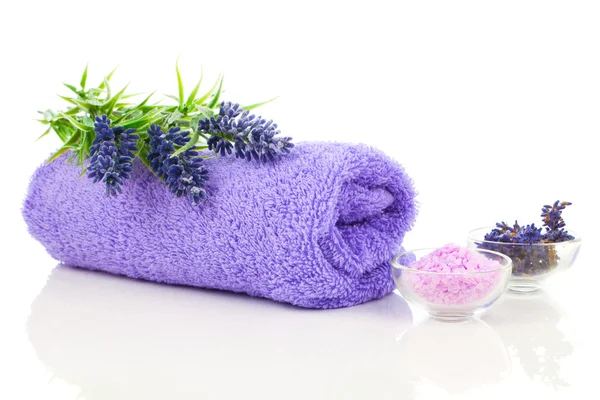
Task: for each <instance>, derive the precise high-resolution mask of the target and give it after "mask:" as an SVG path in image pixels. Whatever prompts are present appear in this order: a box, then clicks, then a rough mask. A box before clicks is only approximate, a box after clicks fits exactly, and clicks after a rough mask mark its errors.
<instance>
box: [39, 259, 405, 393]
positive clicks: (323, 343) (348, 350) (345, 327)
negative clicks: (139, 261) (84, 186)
mask: <svg viewBox="0 0 600 400" xmlns="http://www.w3.org/2000/svg"><path fill="white" fill-rule="evenodd" d="M411 323H412V314H411V312H410V309H409V307H408V305H407V304H406V302H405V301H404V300H403V299H402V298H401V297H399V296H396V295H390V296H387V297H384V298H383V299H380V300H377V301H373V302H369V303H366V304H363V305H360V306H356V307H352V308H346V309H337V310H328V311H324V310H306V309H301V308H297V307H293V306H290V305H286V304H282V303H276V302H273V301H269V300H264V299H258V298H252V297H248V296H245V295H238V294H233V293H227V292H220V291H211V290H200V289H195V288H188V287H175V286H168V285H161V284H155V283H151V282H142V281H135V280H131V279H127V278H122V277H118V276H113V275H109V274H105V273H100V272H91V271H86V270H81V269H76V268H70V267H65V266H59V267H57V268H56V269H55V270H54V271H53V272H52V274H51V275H50V277H49V280H48V282H47V284H46V286H45V287H44V289H43V290H42V292H41V293H40V294H39V296H38V298H37V299H36V300H35V302H34V303H33V305H32V310H31V315H30V317H29V320H28V330H29V338H30V341H31V343H32V344H33V347H34V348H35V351H36V353H37V355H38V357H39V359H40V360H41V361H42V362H43V363H44V364H45V365H46V366H47V367H48V368H49V369H50V371H51V373H52V374H53V375H54V376H55V377H59V378H60V379H63V380H65V381H67V382H69V383H70V384H73V385H76V386H78V387H79V388H81V392H80V396H81V397H84V398H86V399H88V400H95V399H98V400H100V399H102V400H105V399H111V400H117V399H138V398H144V399H161V400H162V399H168V398H177V399H187V398H194V399H196V398H199V396H202V395H205V396H204V397H205V398H214V393H219V394H220V395H219V396H218V397H219V398H234V396H235V397H238V396H239V397H240V398H241V397H242V396H243V397H244V398H248V395H249V394H250V393H252V394H255V395H256V394H260V395H261V396H263V398H275V397H277V395H281V394H282V393H286V398H292V399H295V398H311V397H315V396H316V397H318V396H317V395H319V396H322V395H323V394H324V393H325V394H326V393H330V394H332V395H333V394H334V393H336V392H337V391H338V389H339V385H345V390H348V389H349V388H348V386H350V387H351V386H352V385H355V386H356V393H357V396H358V397H357V398H360V396H362V394H365V393H362V394H360V392H361V391H363V392H364V389H363V388H365V387H366V388H369V387H371V384H372V385H378V384H377V382H378V381H379V380H380V379H382V380H383V377H380V374H379V373H378V371H380V370H382V369H383V370H389V369H390V368H392V367H393V366H394V365H395V362H396V359H397V358H396V357H397V355H396V354H394V352H392V351H390V349H392V348H393V347H394V346H393V344H394V340H395V337H396V335H398V334H401V333H402V332H403V331H404V330H405V329H406V328H407V327H409V326H410V325H411ZM374 338H381V340H374ZM355 377H359V380H356V379H354V378H355ZM365 379H366V380H367V381H368V382H369V384H367V385H365ZM388 384H391V382H389V383H388ZM350 389H351V388H350ZM372 392H373V387H371V393H372ZM211 396H212V397H211Z"/></svg>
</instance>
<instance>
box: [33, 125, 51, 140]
mask: <svg viewBox="0 0 600 400" xmlns="http://www.w3.org/2000/svg"><path fill="white" fill-rule="evenodd" d="M51 130H52V127H49V128H48V129H46V132H44V133H42V134H41V135H40V137H38V138H37V139H35V141H36V142H37V141H38V140H40V139H41V138H43V137H44V136H46V135H47V134H49V133H50V131H51Z"/></svg>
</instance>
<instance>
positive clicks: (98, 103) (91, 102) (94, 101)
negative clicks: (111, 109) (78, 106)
mask: <svg viewBox="0 0 600 400" xmlns="http://www.w3.org/2000/svg"><path fill="white" fill-rule="evenodd" d="M83 103H86V104H89V105H90V106H97V107H100V106H101V105H102V104H104V103H102V102H101V101H100V100H98V99H87V100H85V101H84V102H83Z"/></svg>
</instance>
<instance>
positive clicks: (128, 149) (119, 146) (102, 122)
mask: <svg viewBox="0 0 600 400" xmlns="http://www.w3.org/2000/svg"><path fill="white" fill-rule="evenodd" d="M110 123H111V121H110V120H109V119H108V117H107V116H106V115H103V116H102V117H96V122H95V124H94V132H95V133H96V137H95V139H94V141H93V142H92V145H91V146H90V163H89V166H88V168H87V170H88V172H89V174H88V177H89V178H91V179H93V180H94V182H102V183H103V184H104V185H105V187H106V195H107V196H114V195H116V194H118V193H120V192H121V185H122V184H123V180H124V179H127V178H129V174H130V173H131V169H132V163H133V158H134V157H135V155H134V154H133V153H134V152H136V151H137V150H138V149H137V144H136V142H137V140H138V138H139V137H138V135H136V134H134V132H135V129H127V130H125V129H124V128H123V127H122V126H117V127H115V128H111V126H110Z"/></svg>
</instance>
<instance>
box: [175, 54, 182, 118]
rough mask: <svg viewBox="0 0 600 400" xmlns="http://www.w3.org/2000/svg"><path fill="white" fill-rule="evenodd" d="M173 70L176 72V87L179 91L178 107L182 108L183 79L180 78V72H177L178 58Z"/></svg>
mask: <svg viewBox="0 0 600 400" xmlns="http://www.w3.org/2000/svg"><path fill="white" fill-rule="evenodd" d="M175 72H176V73H177V89H178V91H179V99H177V100H178V101H179V109H182V108H183V81H182V80H181V73H180V72H179V60H177V62H176V63H175Z"/></svg>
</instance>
